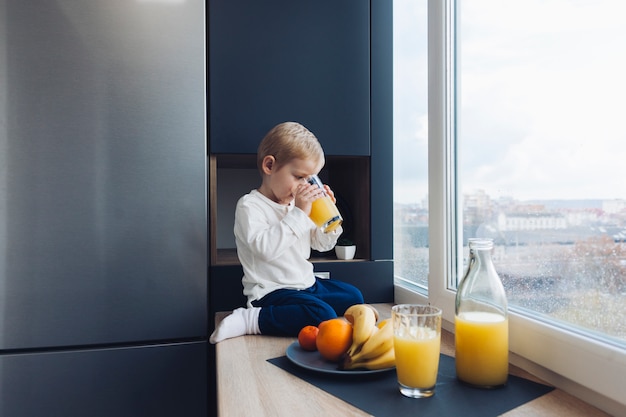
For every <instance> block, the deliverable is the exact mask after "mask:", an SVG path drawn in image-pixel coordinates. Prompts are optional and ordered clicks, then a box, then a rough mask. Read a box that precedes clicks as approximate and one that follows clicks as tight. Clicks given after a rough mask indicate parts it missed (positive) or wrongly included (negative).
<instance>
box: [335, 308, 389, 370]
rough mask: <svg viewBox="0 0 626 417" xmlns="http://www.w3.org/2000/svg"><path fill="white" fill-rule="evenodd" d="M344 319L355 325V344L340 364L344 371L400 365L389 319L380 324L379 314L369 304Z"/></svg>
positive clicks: (352, 309)
mask: <svg viewBox="0 0 626 417" xmlns="http://www.w3.org/2000/svg"><path fill="white" fill-rule="evenodd" d="M344 317H345V318H346V319H347V320H348V321H349V322H350V323H352V329H353V330H352V345H351V346H350V348H349V349H348V351H347V352H346V354H345V355H344V358H343V360H342V361H341V363H340V367H341V369H345V370H350V369H359V368H365V369H369V370H375V369H384V368H391V367H393V366H395V364H396V356H395V352H394V349H393V325H392V323H391V320H385V321H384V322H383V323H382V324H381V326H380V328H379V327H378V326H377V325H376V322H377V321H378V317H379V316H378V311H377V310H376V309H375V308H374V307H373V306H371V305H368V304H355V305H353V306H351V307H350V308H348V309H347V310H346V312H345V313H344Z"/></svg>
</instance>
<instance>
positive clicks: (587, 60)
mask: <svg viewBox="0 0 626 417" xmlns="http://www.w3.org/2000/svg"><path fill="white" fill-rule="evenodd" d="M458 11H459V13H460V14H459V20H458V22H459V24H458V29H459V31H458V33H457V36H458V39H457V42H458V43H457V45H459V50H458V51H457V59H458V61H457V62H458V67H457V70H458V71H459V72H458V82H459V91H460V94H459V95H458V97H459V101H458V102H457V106H458V107H457V108H458V114H459V116H460V119H459V121H460V123H459V128H458V144H457V146H458V152H459V165H458V170H459V171H458V178H459V179H460V184H461V190H462V191H461V192H462V197H460V198H462V201H463V236H464V241H465V242H467V238H468V237H473V236H488V237H493V238H494V239H495V241H496V245H497V247H496V250H495V253H494V256H495V257H494V262H495V263H496V268H497V270H498V272H499V273H500V276H501V278H502V280H503V282H504V284H505V287H506V289H507V295H508V298H509V303H510V306H511V308H513V309H518V310H525V311H530V312H532V313H533V314H538V315H542V316H544V317H549V318H552V319H555V320H557V321H559V322H561V323H563V324H567V325H568V326H570V325H571V326H572V327H573V328H576V329H578V330H581V331H584V332H587V333H594V334H596V335H597V336H598V337H601V338H605V339H606V340H612V341H613V342H615V343H617V344H622V345H623V344H624V343H625V342H626V323H625V322H624V320H623V318H624V317H626V183H625V182H624V166H626V159H625V158H626V130H625V129H624V127H623V123H622V121H623V115H624V114H626V101H625V100H624V97H626V77H624V74H626V48H625V47H624V45H626V25H624V22H623V17H624V16H625V15H626V3H624V2H622V1H621V0H587V1H585V0H580V1H569V0H551V1H540V0H531V1H523V2H521V1H503V0H472V1H459V8H458Z"/></svg>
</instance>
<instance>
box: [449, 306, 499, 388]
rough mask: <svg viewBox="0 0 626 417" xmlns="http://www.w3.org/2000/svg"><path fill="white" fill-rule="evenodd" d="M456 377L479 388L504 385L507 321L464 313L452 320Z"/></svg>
mask: <svg viewBox="0 0 626 417" xmlns="http://www.w3.org/2000/svg"><path fill="white" fill-rule="evenodd" d="M455 333H456V334H455V349H456V355H455V356H456V359H455V361H456V374H457V377H458V378H459V379H460V380H462V381H464V382H466V383H468V384H470V385H476V386H481V387H497V386H500V385H504V384H505V383H506V381H507V377H508V373H509V323H508V318H507V317H505V316H502V315H499V314H495V313H486V312H466V313H461V314H460V315H457V316H456V318H455Z"/></svg>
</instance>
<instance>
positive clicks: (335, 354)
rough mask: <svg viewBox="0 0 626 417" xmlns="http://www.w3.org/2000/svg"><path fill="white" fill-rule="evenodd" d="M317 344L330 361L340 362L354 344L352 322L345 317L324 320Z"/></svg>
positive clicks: (320, 326)
mask: <svg viewBox="0 0 626 417" xmlns="http://www.w3.org/2000/svg"><path fill="white" fill-rule="evenodd" d="M318 328H319V332H318V333H317V337H316V339H315V345H316V346H317V350H318V351H319V352H320V355H322V357H323V358H324V359H326V360H328V361H331V362H338V361H339V360H340V359H341V358H342V357H343V356H344V355H345V353H346V352H347V351H348V348H349V347H350V346H351V345H352V324H350V322H349V321H347V320H346V319H344V318H343V317H337V318H334V319H330V320H326V321H323V322H321V323H320V324H319V326H318Z"/></svg>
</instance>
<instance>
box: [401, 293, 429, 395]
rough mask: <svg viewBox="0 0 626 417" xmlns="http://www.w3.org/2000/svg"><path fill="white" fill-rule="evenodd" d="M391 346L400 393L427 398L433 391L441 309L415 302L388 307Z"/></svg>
mask: <svg viewBox="0 0 626 417" xmlns="http://www.w3.org/2000/svg"><path fill="white" fill-rule="evenodd" d="M392 320H393V329H394V339H393V348H394V351H395V354H396V374H397V375H398V386H399V388H400V392H401V393H402V395H405V396H407V397H411V398H425V397H430V396H432V395H433V394H434V393H435V384H436V383H437V371H438V370H439V352H440V348H441V309H439V308H437V307H432V306H426V305H418V304H400V305H396V306H393V308H392Z"/></svg>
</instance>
